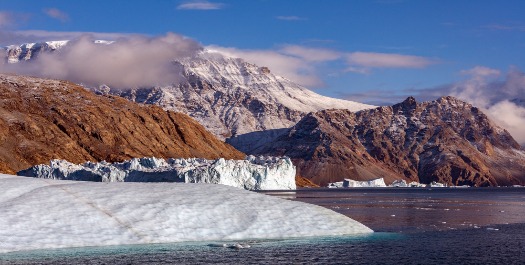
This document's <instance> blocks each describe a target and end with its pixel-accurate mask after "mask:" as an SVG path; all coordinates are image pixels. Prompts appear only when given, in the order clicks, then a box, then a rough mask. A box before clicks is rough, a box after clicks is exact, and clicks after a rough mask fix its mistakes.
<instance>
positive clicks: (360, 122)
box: [239, 97, 525, 186]
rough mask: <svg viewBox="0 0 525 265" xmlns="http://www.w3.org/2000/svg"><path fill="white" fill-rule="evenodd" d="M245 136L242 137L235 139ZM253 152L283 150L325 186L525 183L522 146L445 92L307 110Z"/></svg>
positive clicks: (304, 173) (303, 173) (302, 171)
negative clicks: (377, 181) (425, 98)
mask: <svg viewBox="0 0 525 265" xmlns="http://www.w3.org/2000/svg"><path fill="white" fill-rule="evenodd" d="M239 140H240V141H239V142H242V141H241V140H242V139H239ZM240 150H242V151H245V152H247V153H250V154H271V155H286V156H289V157H291V158H292V160H293V161H294V163H295V164H296V166H297V170H298V174H300V175H301V176H304V177H306V178H308V179H311V180H312V181H313V182H314V183H317V184H321V185H323V186H324V185H326V184H327V183H329V182H335V181H341V180H342V179H344V178H350V179H354V180H370V179H374V178H379V177H383V178H385V181H386V182H387V184H388V183H391V182H392V181H394V180H396V179H405V180H407V181H418V182H421V183H430V182H431V181H438V182H441V183H447V184H449V185H473V186H507V185H516V184H518V185H525V152H524V150H522V148H521V147H520V145H519V144H518V143H517V142H516V141H515V140H514V139H513V138H512V136H511V135H510V134H509V133H508V132H507V131H506V130H504V129H502V128H500V127H498V126H496V125H494V124H493V123H492V122H491V121H490V120H489V118H488V117H487V116H486V115H485V114H483V113H482V112H481V111H480V110H479V109H478V108H476V107H473V106H472V105H470V104H468V103H466V102H463V101H461V100H458V99H455V98H453V97H443V98H440V99H438V100H436V101H431V102H422V103H417V102H416V101H415V100H414V98H408V99H407V100H405V101H404V102H402V103H400V104H396V105H394V106H389V107H379V108H375V109H371V110H363V111H359V112H357V113H353V112H350V111H347V110H325V111H319V112H315V113H310V114H308V115H307V116H305V117H304V118H303V119H302V120H301V121H299V123H297V124H296V125H295V126H294V127H292V128H290V129H289V130H287V131H284V132H283V133H281V135H280V136H279V137H277V138H275V139H274V140H273V141H272V142H269V143H268V144H265V145H264V146H262V147H257V148H256V149H255V150H253V149H252V150H249V149H240Z"/></svg>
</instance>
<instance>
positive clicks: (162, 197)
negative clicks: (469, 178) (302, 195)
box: [0, 174, 373, 253]
mask: <svg viewBox="0 0 525 265" xmlns="http://www.w3.org/2000/svg"><path fill="white" fill-rule="evenodd" d="M0 212H1V213H2V214H1V215H0V252H2V253H5V252H12V251H23V250H33V249H49V248H63V247H85V246H108V245H123V244H149V243H169V242H184V241H228V242H233V241H236V240H248V239H285V238H292V237H310V236H339V235H356V234H367V233H371V232H373V231H372V230H371V229H369V228H368V227H366V226H365V225H363V224H361V223H359V222H357V221H355V220H353V219H351V218H348V217H346V216H344V215H342V214H339V213H336V212H334V211H332V210H329V209H326V208H323V207H321V206H316V205H310V204H306V203H302V202H296V201H290V200H284V199H280V198H277V197H271V196H268V195H264V194H259V193H255V192H250V191H246V190H243V189H238V188H234V187H230V186H226V185H215V184H205V183H197V184H183V183H136V182H135V183H129V182H106V183H100V182H99V183H97V182H87V181H67V180H52V179H45V178H26V177H20V176H13V175H5V174H0Z"/></svg>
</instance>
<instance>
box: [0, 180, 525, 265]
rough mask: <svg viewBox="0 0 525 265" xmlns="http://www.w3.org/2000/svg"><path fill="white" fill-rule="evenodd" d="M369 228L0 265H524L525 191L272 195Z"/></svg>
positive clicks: (30, 257)
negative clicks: (365, 232) (361, 232)
mask: <svg viewBox="0 0 525 265" xmlns="http://www.w3.org/2000/svg"><path fill="white" fill-rule="evenodd" d="M268 194H272V195H274V196H279V197H283V198H287V199H293V200H299V201H305V202H309V203H315V204H318V205H322V206H325V207H328V208H331V209H333V210H335V211H338V212H340V213H343V214H346V215H349V216H351V217H352V218H354V219H356V220H358V221H360V222H362V223H364V224H366V225H368V226H369V227H371V228H372V229H374V230H375V231H378V232H376V233H374V234H373V235H371V236H365V237H333V238H310V239H294V240H273V241H250V242H240V243H247V244H249V245H250V246H251V247H250V248H245V249H230V248H225V247H222V246H221V245H222V244H223V243H230V242H195V243H186V244H158V245H134V246H115V247H103V248H76V249H61V250H41V251H31V252H19V253H9V254H4V255H0V263H1V264H209V263H214V264H525V189H460V190H457V189H432V190H427V189H410V190H409V189H352V190H349V189H346V190H325V189H315V190H301V191H297V192H271V193H268Z"/></svg>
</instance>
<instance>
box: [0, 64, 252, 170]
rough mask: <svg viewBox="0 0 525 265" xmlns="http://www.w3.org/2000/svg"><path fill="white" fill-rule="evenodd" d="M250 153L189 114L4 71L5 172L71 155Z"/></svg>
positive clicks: (1, 150) (0, 84)
mask: <svg viewBox="0 0 525 265" xmlns="http://www.w3.org/2000/svg"><path fill="white" fill-rule="evenodd" d="M151 156H155V157H163V158H169V157H184V158H187V157H202V158H208V159H215V158H219V157H224V158H227V159H244V154H243V153H241V152H239V151H238V150H236V149H235V148H233V147H232V146H230V145H228V144H225V143H224V142H222V141H220V140H218V139H217V138H216V137H215V136H213V135H212V134H211V133H209V132H208V131H206V130H205V129H204V127H202V126H201V125H200V124H198V123H197V122H195V121H194V120H193V119H191V118H190V117H189V116H187V115H184V114H180V113H175V112H171V111H164V110H162V109H161V108H160V107H156V106H143V105H139V104H137V103H132V102H129V101H127V100H125V99H123V98H120V97H115V96H99V95H95V94H93V93H91V92H89V91H87V90H85V89H84V88H82V87H80V86H78V85H75V84H73V83H70V82H67V81H58V80H48V79H40V78H33V77H24V76H15V75H4V74H2V75H0V172H3V173H15V172H16V171H18V170H21V169H25V168H27V167H30V166H32V165H36V164H42V163H48V162H49V160H51V159H65V160H68V161H70V162H73V163H82V162H85V161H88V160H89V161H101V160H106V161H108V162H114V161H122V160H126V159H130V158H133V157H151Z"/></svg>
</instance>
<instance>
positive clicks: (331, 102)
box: [6, 40, 374, 139]
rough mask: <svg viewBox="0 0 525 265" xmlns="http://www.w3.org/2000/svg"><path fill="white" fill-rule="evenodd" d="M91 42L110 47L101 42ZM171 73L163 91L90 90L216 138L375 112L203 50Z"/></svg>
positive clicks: (20, 52)
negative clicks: (166, 114)
mask: <svg viewBox="0 0 525 265" xmlns="http://www.w3.org/2000/svg"><path fill="white" fill-rule="evenodd" d="M67 43H68V41H56V42H45V43H36V44H24V45H20V46H10V47H8V48H7V50H6V54H7V61H8V62H10V63H16V62H20V61H27V60H30V59H32V58H36V57H37V56H38V54H39V53H41V52H53V51H55V50H58V49H60V48H62V47H64V46H67ZM95 43H97V44H100V45H112V44H113V42H111V41H101V40H97V41H95ZM166 60H167V61H169V60H173V58H166ZM173 71H176V72H177V74H180V80H183V81H181V82H179V83H175V84H171V85H168V86H156V87H155V85H154V84H151V87H142V88H132V87H130V88H129V89H124V90H122V89H121V90H115V89H111V88H110V87H108V86H105V85H104V84H100V87H98V88H94V90H95V92H98V93H111V94H116V95H120V96H123V97H125V98H128V99H130V100H132V101H136V102H139V103H146V104H155V105H159V106H161V107H163V108H164V109H167V110H173V111H177V112H183V113H185V114H188V115H190V116H191V117H193V118H194V119H196V120H197V121H198V122H199V123H201V124H202V125H204V126H205V127H206V129H208V130H209V131H211V132H212V133H213V134H215V135H216V136H217V137H219V138H221V139H225V138H228V137H230V136H236V135H241V134H246V133H250V132H256V131H264V130H271V129H281V128H289V127H291V126H293V125H294V124H295V123H297V122H298V121H299V120H300V119H301V118H302V117H303V116H304V115H306V113H309V112H315V111H319V110H324V109H348V110H351V111H358V110H362V109H369V108H373V107H374V106H371V105H366V104H362V103H358V102H353V101H348V100H342V99H336V98H330V97H326V96H322V95H319V94H317V93H315V92H313V91H311V90H308V89H307V88H305V87H302V86H300V85H298V84H296V83H294V82H292V81H290V80H288V79H286V78H285V77H281V76H278V75H274V74H273V73H272V71H271V69H269V68H268V67H265V66H258V65H255V64H252V63H249V62H247V61H245V60H244V59H242V58H235V57H231V56H228V55H226V54H223V53H220V52H218V51H214V50H208V49H202V50H201V51H200V52H197V53H196V54H194V55H193V56H190V57H186V58H182V59H176V61H174V62H173ZM73 81H74V80H73Z"/></svg>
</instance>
